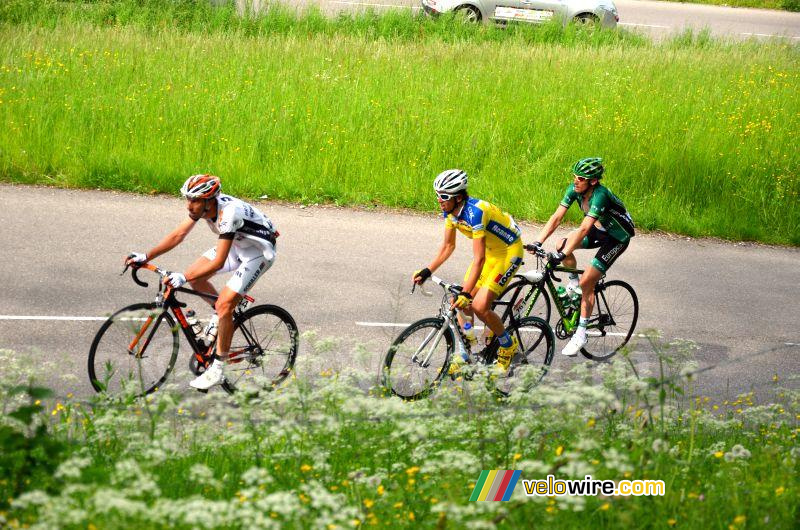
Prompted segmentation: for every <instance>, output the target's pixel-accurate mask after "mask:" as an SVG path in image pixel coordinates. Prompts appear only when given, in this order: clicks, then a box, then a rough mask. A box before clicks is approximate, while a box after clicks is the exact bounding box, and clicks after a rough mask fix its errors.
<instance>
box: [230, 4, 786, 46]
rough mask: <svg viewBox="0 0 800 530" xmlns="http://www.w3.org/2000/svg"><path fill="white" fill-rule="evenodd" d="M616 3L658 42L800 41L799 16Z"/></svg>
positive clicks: (343, 7)
mask: <svg viewBox="0 0 800 530" xmlns="http://www.w3.org/2000/svg"><path fill="white" fill-rule="evenodd" d="M239 1H240V2H241V0H239ZM248 1H250V2H251V4H256V5H258V4H259V3H264V4H265V3H266V2H261V0H248ZM287 3H288V4H291V5H296V6H298V7H300V8H302V7H304V6H307V5H309V4H312V3H316V4H318V5H320V6H321V7H322V8H323V10H324V11H325V12H327V13H331V14H335V13H338V12H341V11H353V10H363V9H375V10H379V11H380V10H385V9H412V10H415V11H416V10H419V9H420V2H419V0H318V1H315V0H293V1H290V2H287ZM614 3H615V4H616V6H617V10H618V12H619V16H620V26H621V27H623V28H625V29H628V30H633V31H637V32H641V33H644V34H646V35H650V36H652V37H654V38H655V39H663V38H665V37H669V36H670V35H674V34H676V33H680V32H682V31H684V30H686V29H692V30H694V31H701V30H703V29H705V28H708V29H709V31H710V32H711V34H712V35H714V36H717V37H728V38H734V39H749V38H756V39H773V38H783V37H785V38H787V39H789V40H790V41H792V42H798V41H800V13H789V12H785V11H775V10H769V9H747V8H733V7H723V6H710V5H703V4H690V3H687V4H684V3H677V2H653V1H649V0H614Z"/></svg>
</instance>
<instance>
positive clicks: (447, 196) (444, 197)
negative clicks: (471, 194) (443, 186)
mask: <svg viewBox="0 0 800 530" xmlns="http://www.w3.org/2000/svg"><path fill="white" fill-rule="evenodd" d="M436 196H437V197H439V198H440V199H442V200H443V201H449V200H450V199H453V198H455V197H457V196H458V194H457V193H437V194H436Z"/></svg>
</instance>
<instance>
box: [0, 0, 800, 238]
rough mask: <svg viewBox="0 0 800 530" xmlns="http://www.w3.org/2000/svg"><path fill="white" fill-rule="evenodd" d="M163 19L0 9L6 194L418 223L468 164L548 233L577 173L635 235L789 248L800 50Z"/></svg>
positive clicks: (123, 6) (326, 23)
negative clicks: (587, 166) (172, 197)
mask: <svg viewBox="0 0 800 530" xmlns="http://www.w3.org/2000/svg"><path fill="white" fill-rule="evenodd" d="M158 5H160V6H162V7H160V8H159V7H157V5H156V4H155V3H153V2H146V1H144V2H97V3H92V4H83V3H53V2H49V1H48V2H43V3H41V4H39V3H31V2H27V1H24V0H13V1H11V2H8V3H5V4H3V5H2V6H0V21H2V22H0V100H2V102H1V103H0V119H2V121H3V123H4V124H5V125H6V126H5V127H4V128H3V130H2V131H0V178H2V179H3V180H6V181H12V182H26V183H47V184H56V185H63V186H78V187H102V188H114V189H125V190H134V191H141V192H153V191H157V192H168V193H174V192H175V190H176V189H177V188H178V186H179V185H180V183H181V182H182V181H183V179H185V177H186V176H187V175H189V174H192V173H196V172H201V171H202V172H214V173H217V174H219V175H221V176H222V177H223V182H224V186H225V189H226V190H227V191H230V192H232V193H235V194H241V195H245V196H248V197H260V196H263V195H268V196H269V197H270V198H275V199H287V200H293V201H302V202H322V201H329V202H336V203H342V204H374V203H381V204H386V205H390V206H401V207H410V208H418V209H425V210H427V209H432V208H433V207H434V204H432V203H433V200H432V196H431V189H430V184H431V181H432V178H433V176H435V175H436V174H437V173H438V172H439V171H441V170H443V169H446V168H449V167H463V168H464V169H466V170H467V171H468V172H469V173H470V175H471V178H472V180H471V188H472V191H473V193H474V194H475V195H476V196H480V197H483V198H486V199H487V200H491V201H494V202H496V203H498V204H499V205H500V206H501V207H502V208H504V209H506V210H509V211H510V212H512V213H513V214H514V215H516V216H517V217H519V218H527V219H538V220H542V219H545V218H547V216H548V215H549V214H550V213H551V212H552V210H553V209H554V208H555V206H556V205H557V203H558V200H559V199H560V197H561V194H562V193H563V190H564V188H565V187H566V185H567V184H568V182H569V171H568V170H569V167H570V165H571V164H572V163H573V162H574V161H575V160H576V159H578V158H580V157H583V156H590V155H591V156H602V157H604V159H605V161H606V164H607V178H606V184H607V185H608V186H609V187H610V188H611V189H612V190H614V191H615V193H617V195H619V196H620V197H621V198H622V199H623V200H624V201H625V203H626V205H627V207H628V209H629V210H630V211H631V213H632V215H633V217H634V220H635V221H636V222H637V225H638V226H639V227H641V228H645V229H663V230H669V231H675V232H680V233H685V234H690V235H698V236H699V235H708V236H719V237H724V238H733V239H753V240H760V241H765V242H776V243H789V244H800V208H798V206H797V204H798V196H799V195H800V179H799V178H798V176H797V171H796V168H797V167H798V166H800V154H798V150H797V149H796V144H797V142H798V131H800V98H797V93H798V88H800V83H799V82H798V79H799V78H800V68H798V63H799V61H798V58H799V56H798V48H797V47H796V46H792V45H790V44H787V43H777V44H769V45H761V44H756V43H744V44H731V43H724V42H718V41H713V40H711V39H709V38H708V37H707V36H703V35H700V36H695V35H691V34H686V35H683V36H681V37H680V38H678V39H675V40H673V41H671V42H668V43H666V44H663V45H654V44H652V43H649V42H647V41H645V40H643V39H641V38H639V37H635V36H630V35H628V34H625V33H617V32H604V31H600V32H585V31H582V30H579V29H576V28H573V27H568V28H566V29H564V28H561V27H560V26H559V25H557V24H556V25H549V26H544V27H527V26H512V27H511V28H509V30H503V29H501V28H492V27H487V26H480V27H472V26H464V25H462V24H455V23H454V21H448V20H440V21H432V20H424V19H420V18H418V17H414V16H411V15H409V14H400V13H392V14H389V15H385V16H378V15H375V14H367V15H364V16H354V17H344V18H340V19H334V20H329V19H326V18H324V17H322V16H320V15H319V14H315V13H313V12H311V13H306V14H304V15H297V14H293V13H291V12H288V11H285V10H276V11H274V12H272V13H271V14H270V15H269V16H266V17H260V18H248V17H244V18H242V17H239V16H238V15H235V13H233V12H232V11H231V10H230V9H221V10H220V9H217V10H215V9H211V8H208V7H203V6H205V4H203V3H195V2H170V3H163V4H158ZM165 6H166V7H165ZM572 216H573V217H572V219H573V220H577V219H578V215H577V213H576V212H573V213H572Z"/></svg>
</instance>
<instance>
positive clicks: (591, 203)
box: [533, 158, 634, 357]
mask: <svg viewBox="0 0 800 530" xmlns="http://www.w3.org/2000/svg"><path fill="white" fill-rule="evenodd" d="M604 172H605V168H604V167H603V160H602V159H601V158H583V159H581V160H579V161H578V162H576V163H575V165H574V166H573V167H572V174H573V177H574V180H573V182H572V184H570V185H569V186H568V187H567V190H566V192H565V193H564V198H563V199H561V204H559V206H558V209H556V211H555V213H553V215H551V216H550V219H549V220H548V221H547V223H546V224H545V225H544V227H543V228H542V230H541V232H539V235H538V236H537V237H536V241H534V243H533V245H534V246H538V247H541V246H542V243H544V242H545V240H546V239H547V238H548V237H550V235H551V234H552V233H553V231H554V230H555V229H556V228H557V227H558V225H559V224H561V221H562V220H563V219H564V215H565V214H566V213H567V210H568V209H569V207H570V205H571V204H572V203H573V202H576V201H577V202H578V205H579V206H580V208H581V210H583V213H584V218H583V222H582V223H581V225H580V226H579V227H578V229H577V230H574V231H573V232H572V233H571V234H570V235H569V236H568V237H566V238H565V239H563V240H562V242H561V245H560V251H559V252H557V253H556V254H555V256H554V260H555V261H557V262H562V261H563V263H564V265H566V266H567V267H571V268H575V267H577V260H576V259H575V256H574V255H573V254H572V252H573V251H574V250H575V249H576V248H597V249H599V250H598V251H597V254H596V255H595V257H594V258H592V261H591V264H590V265H589V266H588V267H587V268H586V270H585V271H584V273H583V275H582V276H581V278H580V281H579V280H578V276H577V274H574V273H572V274H570V278H569V282H568V283H567V291H568V293H569V294H570V295H572V294H573V293H576V294H579V295H582V299H581V316H580V320H579V321H578V329H577V330H576V331H575V334H574V335H573V336H572V338H571V339H570V341H569V342H568V343H567V345H566V346H565V347H564V349H563V350H562V351H561V353H562V354H564V355H568V356H570V357H571V356H574V355H577V354H578V352H579V351H580V350H581V348H583V347H584V346H585V345H586V342H587V339H586V325H587V324H588V322H589V317H590V316H591V314H592V309H593V307H594V287H595V285H597V282H598V281H599V280H600V278H602V277H603V275H604V274H605V273H606V271H607V270H608V268H609V267H611V265H612V264H613V263H614V261H616V259H617V258H619V256H620V254H622V253H623V252H625V249H627V248H628V243H629V242H630V239H631V238H632V237H633V235H634V224H633V220H632V219H631V216H630V214H629V213H628V211H627V210H626V209H625V205H624V204H623V203H622V201H621V200H619V199H618V198H617V196H616V195H614V194H613V193H611V190H609V189H608V188H606V187H605V186H603V185H602V184H600V179H601V178H603V173H604Z"/></svg>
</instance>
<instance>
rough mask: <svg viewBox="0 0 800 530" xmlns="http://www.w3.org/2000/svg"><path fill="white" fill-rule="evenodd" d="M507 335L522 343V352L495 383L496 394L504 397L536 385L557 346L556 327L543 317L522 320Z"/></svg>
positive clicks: (546, 369)
mask: <svg viewBox="0 0 800 530" xmlns="http://www.w3.org/2000/svg"><path fill="white" fill-rule="evenodd" d="M508 332H509V334H510V335H512V336H515V337H516V338H517V340H518V341H519V350H517V353H516V354H515V355H514V358H513V359H511V366H510V367H509V370H508V373H506V374H505V375H503V376H498V377H497V378H496V380H495V382H494V384H495V388H496V390H497V392H498V393H500V394H501V395H504V396H508V395H509V394H511V393H512V392H514V391H522V392H527V391H528V390H530V389H531V388H533V387H534V386H536V385H537V384H538V383H539V382H540V381H541V380H542V378H543V377H544V376H545V375H547V372H548V371H549V370H550V364H551V363H552V362H553V354H554V353H555V344H556V338H555V335H554V334H553V328H551V327H550V324H548V323H547V322H545V321H544V320H542V319H541V318H537V317H529V318H523V319H522V320H520V321H519V322H518V323H517V325H516V326H513V327H511V328H509V329H508Z"/></svg>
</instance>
